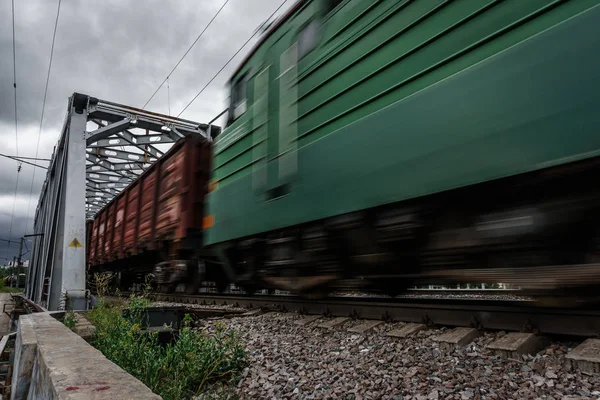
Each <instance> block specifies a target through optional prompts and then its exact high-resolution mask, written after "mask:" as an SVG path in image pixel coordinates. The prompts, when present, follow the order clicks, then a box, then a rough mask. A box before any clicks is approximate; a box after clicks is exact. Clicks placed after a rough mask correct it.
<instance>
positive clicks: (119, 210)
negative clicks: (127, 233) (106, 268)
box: [111, 189, 128, 259]
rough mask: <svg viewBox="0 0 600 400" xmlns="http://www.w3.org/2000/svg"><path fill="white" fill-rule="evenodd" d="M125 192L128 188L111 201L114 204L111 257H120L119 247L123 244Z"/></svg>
mask: <svg viewBox="0 0 600 400" xmlns="http://www.w3.org/2000/svg"><path fill="white" fill-rule="evenodd" d="M127 192H128V189H126V190H125V191H124V193H121V194H120V195H119V197H117V199H116V201H113V204H114V205H115V206H116V209H115V225H114V234H113V237H112V248H111V256H112V259H119V258H121V253H122V251H121V247H122V244H123V226H124V221H125V209H126V207H127Z"/></svg>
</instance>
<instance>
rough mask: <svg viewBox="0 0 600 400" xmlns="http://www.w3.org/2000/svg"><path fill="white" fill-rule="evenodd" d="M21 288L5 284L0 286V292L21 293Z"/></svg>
mask: <svg viewBox="0 0 600 400" xmlns="http://www.w3.org/2000/svg"><path fill="white" fill-rule="evenodd" d="M21 292H23V288H11V287H7V286H3V287H0V293H21Z"/></svg>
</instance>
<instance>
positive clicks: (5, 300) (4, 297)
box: [0, 293, 15, 336]
mask: <svg viewBox="0 0 600 400" xmlns="http://www.w3.org/2000/svg"><path fill="white" fill-rule="evenodd" d="M5 304H10V305H7V306H6V311H7V312H9V313H10V310H12V309H13V307H14V305H15V303H14V301H13V299H12V297H11V295H10V293H0V336H3V335H6V334H7V333H10V317H9V316H8V315H7V314H6V313H3V312H2V310H3V309H4V305H5Z"/></svg>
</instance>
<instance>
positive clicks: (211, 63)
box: [0, 0, 294, 264]
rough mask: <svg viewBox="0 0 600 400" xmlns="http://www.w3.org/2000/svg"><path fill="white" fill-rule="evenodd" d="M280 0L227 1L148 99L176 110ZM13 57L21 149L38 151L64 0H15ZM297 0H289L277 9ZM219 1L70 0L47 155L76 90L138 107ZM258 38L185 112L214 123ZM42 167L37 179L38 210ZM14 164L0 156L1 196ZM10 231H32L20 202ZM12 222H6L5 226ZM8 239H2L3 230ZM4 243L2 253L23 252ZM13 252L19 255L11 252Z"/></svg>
mask: <svg viewBox="0 0 600 400" xmlns="http://www.w3.org/2000/svg"><path fill="white" fill-rule="evenodd" d="M281 1H282V0H230V1H229V3H228V4H227V6H226V7H225V8H224V9H223V11H222V13H221V14H220V15H219V16H218V17H217V19H216V20H215V21H214V22H213V25H212V26H211V27H210V28H209V29H208V30H207V31H206V33H205V34H204V36H203V37H202V38H201V39H200V40H199V41H198V43H197V44H196V46H195V47H194V49H193V50H192V51H191V52H190V53H189V54H188V56H187V57H186V59H185V60H184V61H183V62H182V63H181V65H180V66H179V67H178V69H177V70H176V71H175V72H174V74H173V75H172V77H171V78H170V79H169V88H170V103H169V102H168V101H167V88H166V87H163V88H162V89H161V90H160V91H159V93H158V94H157V95H156V97H155V98H154V99H153V100H152V102H150V104H149V105H148V107H147V108H148V109H149V110H152V111H157V112H162V113H167V111H168V108H169V104H170V108H171V113H172V114H175V115H176V114H178V113H179V112H180V111H181V109H182V108H183V107H184V106H185V105H186V104H187V103H188V102H189V101H190V100H191V99H192V97H193V96H194V95H195V94H196V93H197V92H198V91H199V90H200V89H201V88H202V87H203V86H204V85H205V84H206V83H207V82H208V81H209V79H210V78H211V77H212V76H213V75H214V74H215V73H216V72H217V71H218V70H219V69H220V68H221V66H222V65H223V64H224V63H225V62H226V61H227V60H228V59H229V57H231V56H232V55H233V54H234V53H235V51H237V49H238V48H239V47H240V46H241V45H242V44H243V43H244V42H245V41H246V40H247V38H248V37H249V36H250V35H251V34H252V33H253V32H254V30H255V29H256V28H257V27H258V26H259V25H260V24H261V23H262V22H263V21H264V19H265V18H266V17H268V16H269V15H270V14H271V13H272V12H273V11H274V10H275V8H277V7H278V6H279V4H280V3H281ZM10 3H11V2H9V1H3V2H0V143H1V144H0V153H5V154H11V155H13V154H15V152H16V149H15V133H14V121H13V118H14V103H13V87H12V84H13V65H12V26H11V10H10V7H11V4H10ZM15 3H16V4H15V6H16V10H15V16H16V26H15V30H16V39H17V40H16V53H17V88H18V92H17V94H18V108H17V110H18V116H19V120H18V122H19V154H20V155H22V156H34V155H35V147H36V143H37V137H38V133H39V125H40V115H41V109H42V99H43V95H44V85H45V82H46V74H47V69H48V59H49V55H50V45H51V42H52V32H53V29H54V21H55V17H56V6H57V3H58V1H57V0H16V1H15ZM293 3H294V0H288V2H287V4H286V5H285V6H284V7H283V8H282V9H281V10H280V12H279V13H282V12H285V10H286V9H287V8H289V6H291V4H293ZM222 4H223V2H222V1H213V0H210V1H209V0H203V1H198V0H145V1H143V2H142V1H139V0H109V1H106V0H63V1H62V5H61V13H60V19H59V24H58V31H57V35H56V44H55V49H54V59H53V65H52V72H51V77H50V85H49V88H48V97H47V102H46V109H45V116H44V122H43V131H42V135H41V140H40V152H39V156H40V157H45V158H48V157H50V156H51V153H52V148H53V146H54V144H55V143H56V140H57V139H58V134H59V132H60V129H61V127H62V123H63V120H64V116H65V112H66V106H67V99H68V97H69V96H70V95H71V94H72V93H73V92H82V93H86V94H90V95H92V96H95V97H98V98H101V99H105V100H110V101H114V102H119V103H123V104H128V105H132V106H136V107H141V106H142V105H143V104H144V103H145V102H146V100H148V98H149V97H150V96H151V94H152V93H153V92H154V90H155V89H156V87H157V86H158V85H159V84H160V82H162V80H163V79H164V78H165V76H166V74H167V73H168V72H169V71H170V70H171V68H172V67H173V66H174V64H175V63H176V62H177V61H178V60H179V58H180V57H181V56H182V55H183V53H184V52H185V51H186V50H187V48H188V46H189V45H190V44H191V43H192V42H193V40H194V39H195V38H196V37H197V36H198V34H199V33H200V32H201V31H202V29H203V28H204V27H205V26H206V24H207V23H208V21H209V20H210V19H211V18H212V16H213V15H214V13H215V12H216V11H217V10H218V9H219V8H220V7H221V5H222ZM251 45H252V43H251V44H250V45H249V46H248V47H247V48H246V49H245V50H244V51H242V52H241V53H240V54H239V55H238V57H237V58H236V59H235V60H234V61H233V62H232V63H231V65H230V66H229V67H228V68H226V69H225V70H224V71H223V73H222V74H221V75H220V76H219V77H218V78H217V79H215V81H214V82H213V83H212V84H211V86H210V87H209V88H208V89H207V90H206V91H205V92H204V93H203V95H202V96H200V97H199V98H198V99H197V100H196V102H195V103H194V104H193V105H192V106H191V107H190V108H189V109H188V110H187V111H186V112H185V113H184V114H183V115H182V117H184V118H187V119H192V120H197V121H199V122H208V120H210V119H212V117H214V116H216V115H217V114H218V113H219V112H220V111H222V110H223V109H224V108H225V100H226V98H227V94H226V93H224V90H223V89H224V87H225V83H226V81H227V79H228V77H229V74H230V73H231V72H232V70H233V69H234V68H235V67H236V66H237V63H238V62H239V61H241V59H242V58H243V57H244V55H245V54H246V53H247V52H248V51H249V50H250V46H251ZM32 168H33V167H30V166H26V165H24V166H23V168H22V171H21V174H20V176H19V189H18V192H17V194H18V196H19V198H21V196H24V197H25V198H27V200H28V199H29V198H28V196H29V192H30V187H31V186H30V185H31V178H32V173H33V172H32V171H33V169H32ZM45 175H46V174H45V171H43V170H38V171H37V172H36V176H35V182H34V190H33V195H32V200H31V204H32V205H31V212H30V214H33V213H34V211H35V205H36V203H37V198H38V196H39V190H40V188H41V185H42V182H43V180H44V178H45ZM15 181H16V162H14V161H12V160H7V159H4V158H0V198H5V197H6V196H9V197H10V196H14V185H15ZM9 203H10V204H9V205H8V206H7V205H6V202H5V201H0V230H2V232H5V233H6V234H8V230H9V227H8V225H10V217H11V215H12V202H9ZM17 207H18V211H19V210H20V209H21V208H22V207H25V212H20V213H17V214H16V215H19V218H15V221H17V220H18V222H15V223H14V227H13V233H12V236H13V237H19V235H22V234H23V233H25V232H26V231H27V230H31V225H32V220H33V218H30V221H29V226H26V221H25V217H20V215H21V214H25V215H26V208H27V207H26V206H23V205H22V204H21V202H18V203H17ZM7 218H8V222H7ZM0 238H2V235H0ZM5 247H6V246H5V245H4V247H3V244H2V242H0V264H2V263H3V261H2V257H5V256H10V255H11V254H13V253H15V254H16V249H13V248H12V246H11V249H10V251H8V253H6V255H3V254H4V253H3V251H4V250H3V248H5ZM11 251H12V253H11Z"/></svg>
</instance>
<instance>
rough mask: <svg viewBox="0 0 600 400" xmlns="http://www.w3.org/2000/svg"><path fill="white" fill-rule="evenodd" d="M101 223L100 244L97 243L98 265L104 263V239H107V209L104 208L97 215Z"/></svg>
mask: <svg viewBox="0 0 600 400" xmlns="http://www.w3.org/2000/svg"><path fill="white" fill-rule="evenodd" d="M96 219H98V220H99V221H100V223H99V224H98V242H97V243H96V264H102V263H103V262H104V261H103V259H104V239H105V237H106V208H103V209H102V210H100V212H98V214H97V215H96Z"/></svg>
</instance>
